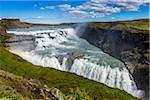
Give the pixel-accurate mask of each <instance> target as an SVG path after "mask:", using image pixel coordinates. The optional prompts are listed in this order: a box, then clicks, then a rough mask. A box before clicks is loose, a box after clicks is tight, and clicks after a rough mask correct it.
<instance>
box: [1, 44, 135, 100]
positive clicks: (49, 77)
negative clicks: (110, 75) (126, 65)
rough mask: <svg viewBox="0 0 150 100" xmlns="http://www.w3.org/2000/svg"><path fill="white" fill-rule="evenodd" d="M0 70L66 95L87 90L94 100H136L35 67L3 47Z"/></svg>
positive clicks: (124, 93) (102, 86)
mask: <svg viewBox="0 0 150 100" xmlns="http://www.w3.org/2000/svg"><path fill="white" fill-rule="evenodd" d="M0 69H1V70H4V71H8V72H10V73H13V74H15V75H18V76H22V77H25V78H27V79H30V78H33V79H38V80H40V81H41V83H42V84H47V85H48V86H49V87H56V88H58V89H60V90H61V91H62V92H63V93H64V94H66V95H67V94H70V89H71V88H73V89H76V88H77V87H79V88H80V89H85V90H86V91H87V92H88V93H89V95H90V96H91V97H92V98H94V99H96V98H97V99H103V100H110V99H112V100H134V99H135V98H134V97H132V96H131V95H129V94H127V93H126V92H124V91H121V90H119V89H113V88H109V87H107V86H105V85H103V84H100V83H97V82H94V81H91V80H88V79H85V78H83V77H79V76H77V75H74V74H71V73H67V72H61V71H57V70H55V69H51V68H45V67H40V66H34V65H32V64H31V63H28V62H26V61H25V60H23V59H21V58H20V57H18V56H16V55H14V54H11V53H10V52H8V51H7V50H5V49H4V48H3V47H0Z"/></svg>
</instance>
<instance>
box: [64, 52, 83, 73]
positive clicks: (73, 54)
mask: <svg viewBox="0 0 150 100" xmlns="http://www.w3.org/2000/svg"><path fill="white" fill-rule="evenodd" d="M83 57H84V54H83V53H82V52H80V51H73V52H70V53H69V54H68V59H67V61H66V62H67V63H66V66H67V68H68V70H70V69H71V66H72V64H73V62H74V60H75V59H80V58H83Z"/></svg>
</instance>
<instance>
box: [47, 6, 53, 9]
mask: <svg viewBox="0 0 150 100" xmlns="http://www.w3.org/2000/svg"><path fill="white" fill-rule="evenodd" d="M45 9H55V6H46V7H45Z"/></svg>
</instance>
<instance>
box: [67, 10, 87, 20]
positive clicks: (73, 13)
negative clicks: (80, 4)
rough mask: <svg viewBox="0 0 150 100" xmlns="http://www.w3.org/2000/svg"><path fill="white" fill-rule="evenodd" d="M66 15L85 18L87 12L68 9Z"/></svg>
mask: <svg viewBox="0 0 150 100" xmlns="http://www.w3.org/2000/svg"><path fill="white" fill-rule="evenodd" d="M67 16H68V17H71V18H85V17H87V16H88V13H87V12H85V11H79V10H73V11H69V13H68V14H67Z"/></svg>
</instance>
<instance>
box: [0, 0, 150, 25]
mask: <svg viewBox="0 0 150 100" xmlns="http://www.w3.org/2000/svg"><path fill="white" fill-rule="evenodd" d="M149 4H150V2H149V0H45V1H38V0H32V1H30V0H26V1H25V0H22V1H20V0H17V1H14V0H5V1H3V0H0V18H20V19H21V20H22V21H26V22H33V23H54V24H55V23H69V22H92V21H116V20H132V19H143V18H149V6H148V5H149Z"/></svg>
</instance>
